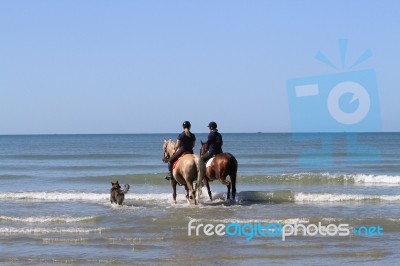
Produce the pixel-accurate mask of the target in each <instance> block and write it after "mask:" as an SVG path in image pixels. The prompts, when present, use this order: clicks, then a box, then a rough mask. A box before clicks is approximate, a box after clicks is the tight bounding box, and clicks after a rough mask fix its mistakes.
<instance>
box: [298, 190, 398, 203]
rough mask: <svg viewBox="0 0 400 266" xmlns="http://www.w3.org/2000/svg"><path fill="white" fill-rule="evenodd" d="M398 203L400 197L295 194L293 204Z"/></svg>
mask: <svg viewBox="0 0 400 266" xmlns="http://www.w3.org/2000/svg"><path fill="white" fill-rule="evenodd" d="M351 201H357V202H359V201H400V195H368V194H340V193H305V192H299V193H295V202H351Z"/></svg>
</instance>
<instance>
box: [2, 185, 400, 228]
mask: <svg viewBox="0 0 400 266" xmlns="http://www.w3.org/2000/svg"><path fill="white" fill-rule="evenodd" d="M204 192H205V191H204V190H203V196H202V197H203V198H202V201H204V200H208V199H207V197H206V193H204ZM109 197H110V196H109V194H108V193H84V192H17V193H15V192H12V193H11V192H5V193H0V200H37V201H89V202H103V203H105V202H109ZM224 197H225V196H224V194H223V193H217V194H214V198H215V199H223V198H224ZM237 198H238V203H246V202H260V203H262V202H265V203H270V202H271V203H283V202H288V203H308V202H364V201H383V202H384V201H388V202H392V201H400V195H372V194H342V193H314V192H293V191H291V190H277V191H241V192H239V193H238V194H237ZM183 199H184V195H183V194H182V193H180V194H178V200H183ZM170 200H171V193H149V194H137V193H136V194H127V195H125V201H144V202H149V203H155V204H157V203H160V202H169V201H170ZM1 217H3V219H4V217H6V216H0V219H1ZM42 219H46V217H42ZM71 219H73V218H71ZM84 219H91V218H89V217H86V218H84ZM67 220H68V217H66V218H65V222H66V221H67Z"/></svg>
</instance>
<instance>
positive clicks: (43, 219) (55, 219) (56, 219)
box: [0, 216, 95, 223]
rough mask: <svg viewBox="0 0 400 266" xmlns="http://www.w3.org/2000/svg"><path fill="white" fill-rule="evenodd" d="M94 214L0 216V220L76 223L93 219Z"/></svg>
mask: <svg viewBox="0 0 400 266" xmlns="http://www.w3.org/2000/svg"><path fill="white" fill-rule="evenodd" d="M94 218H95V217H94V216H87V217H69V216H61V217H57V216H38V217H11V216H0V221H1V220H4V221H11V222H20V223H77V222H84V221H89V220H92V219H94Z"/></svg>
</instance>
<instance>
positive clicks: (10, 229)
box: [0, 227, 109, 234]
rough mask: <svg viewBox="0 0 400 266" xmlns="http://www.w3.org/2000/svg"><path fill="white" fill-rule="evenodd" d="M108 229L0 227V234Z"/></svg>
mask: <svg viewBox="0 0 400 266" xmlns="http://www.w3.org/2000/svg"><path fill="white" fill-rule="evenodd" d="M107 230H109V229H108V228H105V227H99V228H64V227H60V228H45V227H43V228H39V227H23V228H17V227H0V234H90V233H103V232H105V231H107Z"/></svg>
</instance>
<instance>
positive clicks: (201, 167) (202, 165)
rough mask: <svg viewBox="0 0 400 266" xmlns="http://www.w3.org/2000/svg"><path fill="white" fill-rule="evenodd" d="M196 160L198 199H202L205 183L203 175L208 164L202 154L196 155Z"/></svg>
mask: <svg viewBox="0 0 400 266" xmlns="http://www.w3.org/2000/svg"><path fill="white" fill-rule="evenodd" d="M194 161H195V163H196V167H197V184H196V194H197V195H196V196H197V197H198V200H199V199H200V195H201V190H202V185H203V177H204V175H205V171H206V164H205V163H204V161H203V159H201V157H200V156H198V155H196V156H194Z"/></svg>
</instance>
